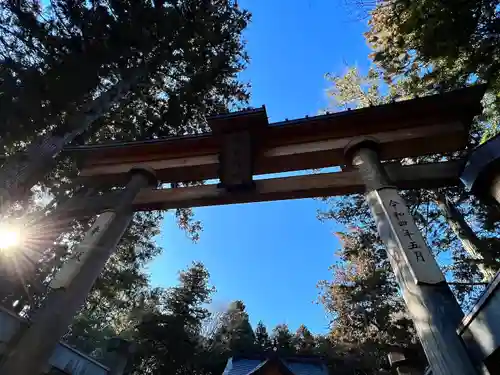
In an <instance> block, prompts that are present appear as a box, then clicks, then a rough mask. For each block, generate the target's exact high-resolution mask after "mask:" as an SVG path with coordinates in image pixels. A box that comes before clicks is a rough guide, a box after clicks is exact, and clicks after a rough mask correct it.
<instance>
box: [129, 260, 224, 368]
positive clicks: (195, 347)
mask: <svg viewBox="0 0 500 375" xmlns="http://www.w3.org/2000/svg"><path fill="white" fill-rule="evenodd" d="M208 279H209V273H208V271H207V270H206V269H205V267H204V266H203V265H202V264H201V263H194V264H193V265H192V266H191V268H189V269H188V270H186V271H183V272H181V273H180V274H179V285H178V286H176V287H173V288H171V289H170V290H169V291H168V292H167V295H166V297H165V298H164V301H161V300H160V302H161V304H159V305H158V306H156V308H154V309H152V310H151V309H150V311H149V312H146V313H144V314H143V316H142V317H141V319H140V322H139V324H138V325H137V327H136V332H135V334H134V338H135V340H136V341H137V342H138V344H139V349H140V351H139V354H138V356H137V358H136V360H135V363H134V370H133V371H134V372H133V373H137V374H142V373H144V372H148V373H149V372H152V373H155V374H159V375H161V374H186V375H187V374H193V373H197V372H199V371H200V367H202V365H203V363H202V358H203V356H202V354H203V346H202V345H201V342H202V340H201V337H200V333H201V328H202V324H203V320H204V319H206V318H207V317H208V316H209V312H208V310H207V309H206V307H205V306H206V304H207V303H209V302H210V296H211V294H212V292H213V290H214V289H213V288H211V287H210V286H209V285H208Z"/></svg>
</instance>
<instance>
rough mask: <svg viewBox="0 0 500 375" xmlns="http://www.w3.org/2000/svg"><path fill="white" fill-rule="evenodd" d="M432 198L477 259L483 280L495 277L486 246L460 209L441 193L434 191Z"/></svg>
mask: <svg viewBox="0 0 500 375" xmlns="http://www.w3.org/2000/svg"><path fill="white" fill-rule="evenodd" d="M434 200H435V201H436V203H437V205H438V207H439V209H440V210H441V212H442V214H443V215H444V217H445V218H446V221H447V222H448V225H449V226H450V228H451V230H452V231H453V233H455V235H456V236H457V237H458V239H459V240H460V242H461V243H462V246H463V248H464V250H465V251H466V252H467V254H469V256H470V257H471V258H472V259H475V260H478V261H479V262H478V263H477V267H478V269H479V272H481V274H482V276H483V280H484V281H490V280H492V279H493V278H494V277H495V273H496V272H495V270H494V269H492V267H491V261H492V259H491V255H490V254H489V250H488V249H487V248H486V246H485V244H484V243H483V241H482V240H481V239H480V238H479V237H478V236H476V234H475V233H474V231H473V230H472V228H471V227H470V226H469V224H467V222H466V221H465V219H464V217H463V215H462V214H461V213H460V211H459V210H458V209H457V208H456V207H455V205H454V204H453V203H452V202H450V200H449V199H448V198H447V197H446V196H445V195H444V194H443V193H441V192H435V193H434ZM485 260H486V262H485Z"/></svg>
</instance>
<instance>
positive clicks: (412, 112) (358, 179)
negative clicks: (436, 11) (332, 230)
mask: <svg viewBox="0 0 500 375" xmlns="http://www.w3.org/2000/svg"><path fill="white" fill-rule="evenodd" d="M484 90H485V87H484V86H474V87H471V88H466V89H462V90H458V91H454V92H450V93H446V94H440V95H434V96H429V97H425V98H418V99H413V100H408V101H403V102H398V103H391V104H386V105H381V106H376V107H369V108H364V109H359V110H352V111H345V112H340V113H334V114H327V115H322V116H315V117H306V118H303V119H299V120H294V121H285V122H281V123H274V124H269V123H268V120H267V115H266V111H265V108H260V109H254V110H247V111H242V112H237V113H231V114H227V115H222V116H216V117H212V118H210V119H208V125H209V126H210V127H211V129H212V132H211V133H208V134H201V135H197V136H184V137H175V138H167V139H154V140H149V141H139V142H126V143H114V144H113V143H111V144H102V145H90V146H79V147H73V148H68V149H67V150H66V153H67V154H69V155H71V156H72V157H74V158H76V159H77V160H78V161H79V163H80V175H79V180H78V183H81V184H82V185H83V186H85V192H84V193H82V195H80V196H78V195H77V196H76V197H74V198H72V199H71V200H70V201H69V202H67V203H66V204H65V205H62V206H61V207H60V208H59V209H56V210H55V211H54V212H53V213H52V216H53V217H57V218H59V219H61V218H74V217H88V216H95V215H97V214H100V215H99V217H98V218H97V220H96V221H95V223H94V225H93V227H92V228H91V229H90V230H89V231H88V232H87V235H86V236H85V238H84V240H83V242H82V243H81V244H80V245H79V246H78V247H77V248H76V250H75V254H76V256H75V257H74V258H73V259H71V260H70V261H68V262H67V263H66V264H65V265H64V266H63V268H62V269H61V271H60V273H59V274H58V275H57V276H56V277H55V279H54V280H53V281H52V282H51V285H50V286H51V288H52V289H54V290H53V291H52V293H51V294H50V296H49V298H48V301H47V305H46V306H45V307H44V308H43V309H41V311H40V312H39V314H38V315H37V316H36V320H35V322H34V324H33V325H32V326H31V327H30V328H29V329H28V330H27V331H26V332H25V333H24V335H23V337H22V338H21V339H20V340H19V342H18V343H17V344H16V345H15V347H14V349H13V350H12V351H11V352H10V354H9V355H8V356H7V358H6V360H5V361H4V363H3V365H2V366H1V367H0V372H1V373H2V374H5V375H32V374H35V373H37V371H39V370H40V368H41V367H42V366H43V365H44V364H45V363H46V361H47V358H48V357H49V355H50V353H51V351H52V349H53V348H54V346H55V345H56V344H57V341H58V340H59V338H60V337H61V336H62V335H63V334H64V333H65V330H66V329H67V327H68V325H69V324H70V322H71V320H72V318H73V316H74V314H75V313H76V312H77V310H78V309H79V308H80V307H81V305H82V304H83V302H84V300H85V298H86V296H87V294H88V292H89V290H90V289H91V287H92V285H93V283H94V281H95V280H96V279H97V277H98V276H99V274H100V273H101V271H102V269H103V267H104V265H105V263H106V261H107V260H108V258H109V256H110V255H111V254H112V253H113V251H114V248H115V246H116V244H117V243H118V241H119V240H120V238H121V236H122V234H123V233H124V231H125V230H126V228H127V226H128V225H129V223H130V221H131V219H132V215H133V212H134V211H142V210H161V209H170V208H180V207H197V206H209V205H221V204H232V203H245V202H258V201H270V200H282V199H295V198H306V197H319V196H332V195H344V194H352V193H362V192H363V191H365V192H366V193H367V195H366V197H367V201H368V204H369V205H370V207H371V210H372V214H373V216H374V218H375V221H376V223H377V227H378V231H379V234H380V237H381V238H382V240H383V241H384V243H385V245H386V247H387V253H388V256H389V260H390V262H391V265H392V268H393V269H394V272H395V275H396V278H397V281H398V283H399V286H400V288H401V293H402V295H403V297H404V300H405V302H406V305H407V308H408V310H409V312H410V314H411V316H412V318H413V322H414V324H415V327H416V329H417V333H418V336H419V338H420V341H421V343H422V346H423V347H424V350H425V353H426V355H427V358H428V361H429V363H430V365H431V368H432V373H433V375H471V374H476V373H477V372H476V369H475V368H474V366H473V364H472V362H471V360H470V358H469V356H468V354H467V352H466V350H465V348H464V346H463V343H462V342H461V340H460V338H459V337H458V335H457V333H456V327H457V326H458V324H459V322H460V320H461V319H462V316H463V314H462V312H461V310H460V307H459V306H458V303H457V301H456V300H455V298H454V296H453V294H452V292H451V290H450V289H449V287H448V285H447V284H446V281H445V279H444V276H443V274H442V273H441V271H440V269H439V267H438V265H437V263H436V261H435V259H434V257H433V255H432V254H431V252H430V250H429V248H428V247H427V245H426V243H425V241H424V239H423V237H422V235H421V234H420V232H419V230H418V229H417V227H416V225H415V223H414V220H413V218H412V217H411V215H410V213H409V212H408V209H407V207H406V204H405V202H404V201H403V200H402V198H401V197H400V196H399V194H398V191H397V188H401V189H418V188H437V187H442V186H452V185H457V184H459V175H460V171H461V168H462V164H463V163H462V162H460V161H444V162H440V163H433V164H422V165H406V166H402V165H401V164H399V163H391V162H388V163H383V164H382V163H381V161H386V160H394V159H402V158H406V157H417V156H422V155H428V154H437V153H452V152H456V151H460V150H463V149H464V148H465V147H466V146H467V139H468V133H469V126H470V123H471V121H472V118H473V117H474V116H475V115H477V114H478V113H479V112H480V110H481V106H480V100H481V98H482V96H483V94H484ZM345 165H347V167H345ZM331 166H343V167H342V168H341V169H342V170H341V171H340V172H333V173H320V174H309V175H304V176H295V177H284V178H272V179H267V180H254V176H255V175H262V174H270V173H277V172H288V171H297V170H305V169H317V168H325V167H331ZM216 178H218V179H219V180H220V183H219V184H214V185H205V186H195V187H180V188H179V187H174V186H177V183H178V182H186V181H201V180H207V179H216ZM166 183H170V184H172V187H171V188H158V186H159V184H166ZM102 185H110V186H123V187H124V188H123V189H120V190H117V191H115V192H113V193H107V194H104V195H95V194H94V195H93V194H92V191H91V190H90V191H89V190H88V189H91V188H92V187H93V186H102ZM26 358H29V360H28V361H27V360H26Z"/></svg>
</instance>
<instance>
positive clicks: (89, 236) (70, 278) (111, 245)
mask: <svg viewBox="0 0 500 375" xmlns="http://www.w3.org/2000/svg"><path fill="white" fill-rule="evenodd" d="M149 185H156V177H155V175H154V171H150V170H144V169H132V170H131V171H130V179H129V183H128V184H127V186H126V187H125V188H124V189H123V190H121V191H120V199H119V201H118V202H117V204H116V206H115V207H113V209H110V210H108V211H105V212H103V213H102V214H101V215H99V217H98V218H97V219H96V221H95V222H94V225H93V226H92V227H91V228H90V229H89V230H88V232H87V233H86V235H85V237H84V239H83V241H82V242H81V243H80V244H79V245H78V246H77V247H76V248H75V249H74V251H73V254H72V255H73V257H72V258H71V259H69V260H68V261H67V262H66V263H65V264H64V265H63V267H62V268H61V270H60V271H59V272H58V273H57V274H56V276H55V277H54V279H53V280H52V281H51V283H50V285H49V286H50V287H51V289H52V292H51V293H50V294H49V296H48V297H47V300H46V303H45V305H44V306H43V307H41V308H40V309H39V311H37V312H36V314H35V317H34V319H33V322H32V324H31V326H30V327H29V328H28V329H26V331H25V332H24V333H23V334H22V336H21V338H20V339H19V341H18V342H16V343H13V346H12V349H11V350H10V351H9V352H8V353H7V355H6V358H4V360H3V361H2V363H1V364H0V374H2V375H34V374H40V373H41V372H42V370H43V368H44V367H45V366H46V363H47V362H48V360H49V358H50V355H51V354H52V352H53V350H54V348H55V347H56V345H57V343H58V342H59V339H60V338H61V337H62V336H63V335H64V334H65V333H66V331H67V329H68V326H69V325H70V324H71V321H72V319H73V317H74V315H75V314H76V313H77V312H78V310H79V309H80V308H81V306H82V305H83V304H84V302H85V299H86V297H87V295H88V293H89V292H90V290H91V288H92V286H93V285H94V282H95V281H96V279H97V278H98V277H99V275H100V274H101V272H102V270H103V269H104V266H105V264H106V262H107V260H108V259H109V257H110V256H111V255H112V254H113V252H114V250H115V248H116V245H117V244H118V242H119V241H120V239H121V237H122V236H123V233H124V232H125V230H126V229H127V228H128V226H129V224H130V222H131V221H132V218H133V214H134V210H133V207H132V202H133V200H134V199H135V197H136V195H137V193H138V192H139V191H140V190H141V189H142V188H144V187H147V186H149Z"/></svg>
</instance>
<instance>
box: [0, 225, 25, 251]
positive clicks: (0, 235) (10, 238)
mask: <svg viewBox="0 0 500 375" xmlns="http://www.w3.org/2000/svg"><path fill="white" fill-rule="evenodd" d="M20 242H21V235H20V231H19V228H16V227H15V226H11V225H2V226H0V250H10V249H12V248H14V247H16V246H17V245H19V244H20Z"/></svg>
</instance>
